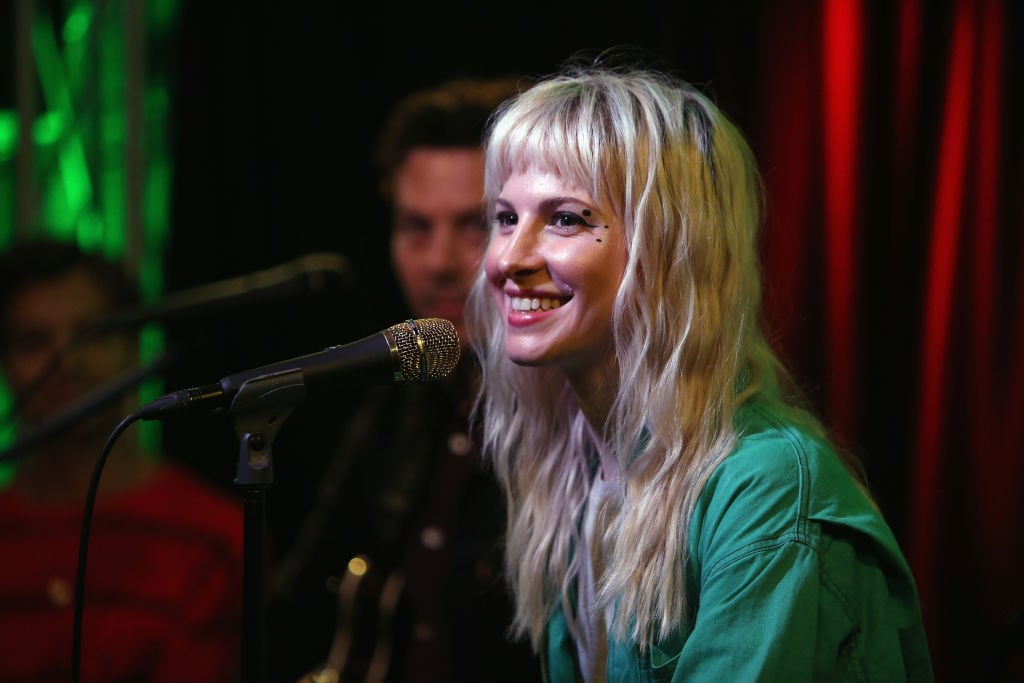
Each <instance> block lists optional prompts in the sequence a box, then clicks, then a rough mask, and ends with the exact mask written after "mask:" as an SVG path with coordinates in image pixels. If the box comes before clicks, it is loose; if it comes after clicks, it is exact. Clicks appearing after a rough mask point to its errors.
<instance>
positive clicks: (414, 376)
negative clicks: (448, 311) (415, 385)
mask: <svg viewBox="0 0 1024 683" xmlns="http://www.w3.org/2000/svg"><path fill="white" fill-rule="evenodd" d="M388 331H389V332H390V333H391V335H392V337H393V338H394V340H395V345H396V346H397V347H398V355H399V358H400V359H401V365H402V381H406V382H427V381H429V380H434V379H440V378H441V377H446V376H447V375H448V373H450V372H451V371H452V370H453V369H454V368H455V365H456V364H457V363H458V362H459V355H460V354H461V352H462V345H461V344H460V343H459V333H458V332H457V331H456V330H455V325H453V324H452V323H451V321H449V320H445V319H444V318H420V319H418V320H406V321H405V322H402V323H398V324H397V325H392V326H391V327H389V328H388Z"/></svg>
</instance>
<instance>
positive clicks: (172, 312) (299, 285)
mask: <svg viewBox="0 0 1024 683" xmlns="http://www.w3.org/2000/svg"><path fill="white" fill-rule="evenodd" d="M351 280H352V268H351V267H350V266H349V263H348V261H347V260H346V259H345V258H344V257H343V256H342V255H341V254H337V253H333V252H318V253H312V254H306V255H305V256H302V257H299V258H297V259H294V260H292V261H288V262H286V263H283V264H281V265H278V266H274V267H273V268H267V269H266V270H261V271H257V272H255V273H248V274H246V275H240V276H238V277H233V278H230V279H228V280H221V281H220V282H214V283H210V284H206V285H200V286H198V287H193V288H191V289H185V290H181V291H179V292H176V293H173V294H169V295H167V296H165V297H164V298H163V299H162V300H161V301H160V302H158V303H156V304H153V305H147V306H142V307H133V308H129V309H125V310H122V311H115V312H114V313H112V314H111V315H110V316H109V317H107V318H105V319H104V320H101V321H99V322H98V323H96V325H94V326H92V327H91V328H90V329H89V330H88V332H89V333H95V334H102V333H105V332H112V331H115V330H122V329H128V328H133V327H139V326H141V325H144V324H146V323H150V322H156V321H159V322H170V321H175V320H180V319H184V318H192V317H198V316H203V315H211V314H215V313H220V312H222V311H225V310H229V309H232V308H236V307H242V306H248V305H252V304H259V303H265V302H269V301H274V300H277V299H283V298H286V297H289V296H298V295H302V294H317V293H319V292H322V291H325V290H326V289H327V288H328V286H329V285H331V284H336V283H339V282H340V283H341V284H343V285H346V286H347V285H349V284H350V283H351Z"/></svg>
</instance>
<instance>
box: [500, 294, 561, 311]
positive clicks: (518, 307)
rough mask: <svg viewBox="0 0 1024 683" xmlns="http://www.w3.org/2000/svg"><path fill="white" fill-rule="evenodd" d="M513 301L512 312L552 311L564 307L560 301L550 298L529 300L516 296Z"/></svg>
mask: <svg viewBox="0 0 1024 683" xmlns="http://www.w3.org/2000/svg"><path fill="white" fill-rule="evenodd" d="M511 299H512V310H513V311H538V310H540V311H550V310H551V309H553V308H558V307H559V306H561V305H562V301H561V300H560V299H548V298H532V299H531V298H527V297H520V296H514V297H511Z"/></svg>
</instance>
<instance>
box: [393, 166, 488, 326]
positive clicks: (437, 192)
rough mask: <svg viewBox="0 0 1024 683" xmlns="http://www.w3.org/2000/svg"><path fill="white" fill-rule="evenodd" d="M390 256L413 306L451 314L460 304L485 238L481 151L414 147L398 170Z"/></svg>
mask: <svg viewBox="0 0 1024 683" xmlns="http://www.w3.org/2000/svg"><path fill="white" fill-rule="evenodd" d="M393 190H394V195H393V197H394V224H393V227H392V234H391V260H392V264H393V265H394V268H395V272H396V274H397V275H398V280H399V284H400V285H401V287H402V292H403V295H404V297H405V300H406V303H407V304H408V306H409V309H410V311H412V313H413V314H414V315H415V316H416V317H420V318H445V319H447V320H450V321H451V322H452V323H453V324H454V325H455V327H456V329H457V330H458V332H459V337H460V338H461V339H462V340H463V343H465V340H466V329H465V322H464V320H463V307H464V304H465V300H466V296H467V294H468V293H469V287H470V284H471V283H472V281H473V279H474V277H475V275H476V273H477V267H478V266H479V265H480V259H481V257H482V256H483V250H484V247H485V246H486V243H487V229H486V227H487V226H485V225H484V220H485V219H484V210H483V205H482V200H483V192H484V156H483V152H482V151H481V150H480V149H478V148H475V147H464V148H441V147H420V148H416V149H414V150H413V151H412V152H411V153H410V154H409V155H408V156H407V157H406V159H405V161H404V162H403V163H402V165H401V166H399V167H398V169H397V171H396V172H395V175H394V183H393Z"/></svg>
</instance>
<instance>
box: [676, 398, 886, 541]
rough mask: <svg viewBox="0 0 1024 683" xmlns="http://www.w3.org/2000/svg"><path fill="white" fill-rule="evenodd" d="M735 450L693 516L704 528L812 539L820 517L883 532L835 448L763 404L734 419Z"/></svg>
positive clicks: (763, 537)
mask: <svg viewBox="0 0 1024 683" xmlns="http://www.w3.org/2000/svg"><path fill="white" fill-rule="evenodd" d="M737 426H738V434H739V435H738V439H737V443H736V446H735V448H734V449H733V450H732V452H731V453H729V454H728V455H727V456H726V457H725V458H724V459H723V460H722V461H721V462H720V463H719V464H718V465H717V466H716V467H715V469H714V471H713V472H712V473H711V475H710V477H709V478H708V480H707V482H706V483H705V485H704V488H703V490H702V492H701V494H700V497H699V499H698V503H697V508H696V510H695V514H694V517H695V519H696V520H697V521H698V522H700V524H701V527H700V530H702V531H703V532H704V533H708V532H711V533H714V534H715V535H717V534H719V533H722V532H727V533H728V538H730V539H732V541H733V543H735V542H742V541H743V540H746V541H747V542H750V543H756V542H761V541H768V542H777V541H780V540H781V539H790V540H795V541H799V542H808V543H813V542H814V538H813V535H814V533H815V527H814V525H813V524H811V523H816V522H826V523H834V524H839V525H846V526H850V527H854V528H860V529H862V530H863V531H865V532H868V533H871V534H875V533H884V534H888V530H887V528H886V527H885V524H884V522H882V520H881V518H880V516H879V514H878V511H877V508H876V507H875V505H874V504H873V503H872V501H871V499H870V497H869V496H868V495H867V493H866V491H865V489H864V488H863V486H861V485H860V484H859V483H858V482H857V480H856V479H855V478H854V476H853V475H852V474H851V473H850V471H849V470H848V469H847V467H846V466H845V465H844V464H843V462H842V460H841V459H840V457H839V455H838V453H837V451H836V449H835V448H834V447H833V445H832V444H831V443H830V442H829V441H828V440H827V439H826V438H825V437H824V436H822V435H821V434H819V433H817V431H816V430H814V429H813V428H811V427H809V426H807V425H804V424H801V423H800V422H799V421H797V420H794V419H791V418H788V417H786V416H785V415H783V414H781V413H773V412H771V411H770V410H768V409H766V408H765V407H763V406H750V407H747V408H745V409H744V410H743V413H742V414H741V416H740V418H739V419H738V420H737Z"/></svg>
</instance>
